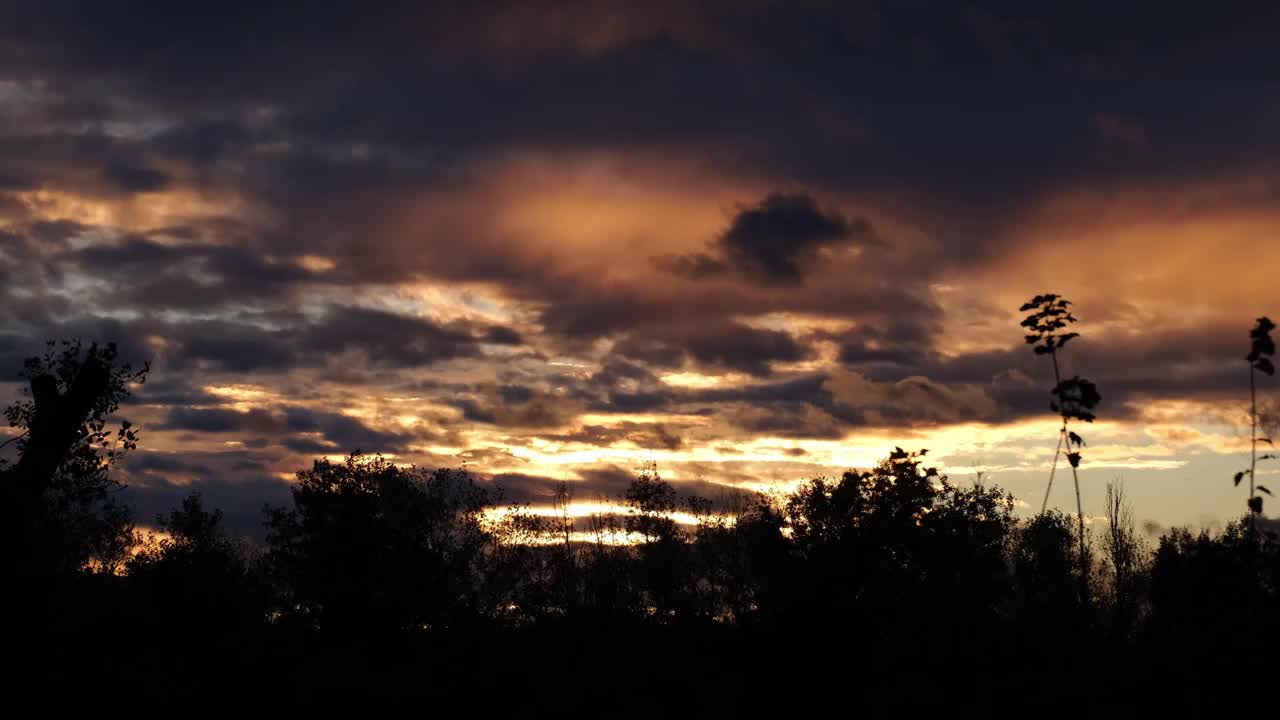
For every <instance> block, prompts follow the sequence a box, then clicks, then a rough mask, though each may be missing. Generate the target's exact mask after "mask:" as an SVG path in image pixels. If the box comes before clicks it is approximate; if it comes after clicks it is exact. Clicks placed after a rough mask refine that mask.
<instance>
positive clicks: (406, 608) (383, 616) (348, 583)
mask: <svg viewBox="0 0 1280 720" xmlns="http://www.w3.org/2000/svg"><path fill="white" fill-rule="evenodd" d="M293 503H294V507H293V508H292V509H284V508H268V510H267V526H268V528H269V531H270V532H269V534H268V537H267V543H268V547H269V556H268V558H269V562H270V564H271V567H272V570H273V572H274V575H275V578H276V580H277V582H278V583H280V588H281V591H282V593H283V598H284V601H283V605H282V611H283V612H285V613H288V614H290V615H291V616H293V619H294V620H295V621H300V622H303V623H305V624H306V625H307V626H309V627H315V628H318V629H321V630H324V631H328V632H333V633H336V634H339V635H345V636H355V635H358V634H360V633H364V632H369V633H386V632H396V631H409V632H414V631H420V630H423V629H426V628H429V627H439V626H447V625H449V624H451V623H457V622H465V621H466V620H467V619H468V618H467V615H468V613H469V612H470V610H471V609H472V608H474V603H475V601H476V599H477V597H478V591H479V586H478V584H477V583H476V578H475V573H474V571H475V566H476V563H477V562H478V560H479V558H480V554H481V552H482V550H483V549H484V546H485V545H486V543H487V542H488V537H487V535H486V533H485V532H484V530H483V527H482V523H481V517H480V513H481V511H482V510H483V509H484V507H485V506H486V505H487V504H488V494H487V493H486V492H485V491H484V490H483V489H482V488H479V487H477V486H476V485H474V483H472V481H471V480H470V478H469V477H467V476H466V475H465V473H462V472H461V471H454V470H436V471H431V472H427V471H422V470H418V469H415V468H407V469H406V468H400V467H397V466H395V465H393V464H392V463H390V462H388V461H387V460H386V459H384V458H382V457H381V456H372V457H369V456H365V455H362V454H360V453H353V454H352V455H350V456H348V457H347V458H346V460H345V461H344V462H341V463H333V462H330V461H328V460H317V461H315V464H314V465H313V466H312V468H311V469H310V470H305V471H302V472H299V473H298V484H297V486H296V487H295V488H294V489H293Z"/></svg>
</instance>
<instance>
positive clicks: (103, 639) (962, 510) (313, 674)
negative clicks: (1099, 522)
mask: <svg viewBox="0 0 1280 720" xmlns="http://www.w3.org/2000/svg"><path fill="white" fill-rule="evenodd" d="M62 352H64V353H65V354H64V355H62V356H57V355H49V356H47V357H46V359H45V360H43V361H40V362H35V363H33V364H31V365H29V367H28V370H29V371H30V372H31V373H32V374H33V376H34V377H39V378H46V377H52V378H53V385H52V386H51V387H46V388H44V389H42V390H40V391H38V392H36V393H33V396H32V398H31V399H30V401H29V402H28V404H26V405H22V404H19V406H16V407H18V409H17V410H12V411H11V414H10V417H11V418H12V419H14V420H15V424H16V425H17V426H18V427H19V428H20V429H21V430H22V432H23V433H25V434H23V435H19V438H20V439H21V440H20V442H18V443H17V445H18V447H19V450H20V453H19V459H18V460H17V462H16V463H13V464H11V465H10V466H8V467H7V468H6V469H5V470H4V471H3V474H2V475H0V480H2V481H3V491H4V501H5V504H4V512H5V523H4V525H3V527H4V532H5V535H6V537H5V547H6V549H7V550H8V551H9V557H10V561H9V562H8V563H7V565H8V568H9V569H8V570H7V571H6V575H7V576H8V578H9V579H10V581H11V582H10V583H9V589H8V590H7V591H6V592H5V593H4V603H5V607H4V609H3V612H4V617H5V619H6V624H7V625H8V626H9V628H10V634H9V637H10V638H22V639H23V642H25V643H27V644H25V645H24V644H22V643H19V642H17V641H15V642H14V643H12V644H11V647H13V648H18V647H21V648H25V649H24V650H23V652H22V656H23V657H27V658H33V659H32V660H31V662H32V665H31V666H30V668H54V669H57V672H71V671H74V672H76V673H77V674H84V675H87V676H88V677H90V678H97V679H99V680H102V679H104V678H110V679H111V682H113V683H114V682H120V681H121V680H122V678H127V677H132V676H133V674H134V673H136V672H142V671H144V670H145V673H146V674H148V675H150V676H152V677H164V678H166V683H167V684H166V685H165V686H164V687H159V688H153V690H155V691H158V692H159V691H163V690H165V689H166V688H167V689H174V688H179V687H183V688H185V687H188V685H187V683H189V682H197V681H200V680H201V679H204V680H207V679H208V678H209V677H211V676H210V675H209V674H208V673H209V672H217V673H222V674H225V675H226V676H228V677H238V680H237V681H236V683H237V687H239V686H244V687H253V688H255V689H259V690H267V689H271V690H274V691H277V692H278V691H282V689H283V691H286V692H288V691H291V690H292V691H297V692H302V688H306V689H307V691H308V692H310V691H312V690H315V689H317V688H323V687H326V686H327V685H328V684H329V683H335V682H336V683H338V684H339V686H340V687H346V686H348V685H350V686H352V687H354V686H363V687H366V688H368V687H377V688H383V689H387V688H391V687H396V688H399V689H400V690H409V691H412V692H426V691H427V690H428V689H435V690H434V691H438V690H440V689H441V688H447V687H450V686H454V685H457V686H461V685H460V684H462V683H468V684H469V685H468V686H471V685H478V684H483V683H484V682H487V681H486V680H485V678H489V679H490V680H494V681H495V682H496V681H497V680H496V679H495V678H500V679H501V683H502V685H503V687H506V688H508V689H511V688H517V689H521V690H522V691H530V692H534V691H540V690H539V689H545V688H546V687H547V686H548V684H551V685H553V686H554V685H555V684H556V683H570V684H573V685H578V684H585V685H587V686H589V687H594V688H596V689H597V690H600V691H601V692H603V690H602V688H606V687H610V685H609V683H610V682H621V679H622V678H626V677H630V675H629V673H634V672H635V668H637V667H639V668H650V669H651V670H653V671H654V672H657V671H659V670H660V671H661V673H662V676H663V677H664V678H667V679H666V680H664V683H663V684H661V685H660V686H659V687H657V688H656V689H655V690H654V692H658V693H663V692H668V693H670V692H676V691H677V690H678V691H679V692H680V693H681V694H688V693H691V692H697V691H698V688H700V687H702V686H703V685H702V683H706V682H710V680H709V678H712V677H720V678H721V680H722V681H729V680H727V679H729V678H737V679H738V681H739V682H740V681H741V678H742V677H744V676H747V675H750V674H751V673H757V674H758V673H763V674H765V675H768V676H770V677H774V678H782V677H786V678H789V679H790V680H792V681H796V682H799V681H802V680H803V677H800V676H801V675H805V674H809V673H812V672H817V671H818V670H819V669H822V668H826V669H828V670H829V669H831V667H833V666H831V665H830V663H831V662H835V663H836V666H837V667H838V666H840V664H841V663H844V664H846V665H847V664H849V663H865V662H870V661H874V664H875V666H876V668H878V672H880V673H887V674H889V675H890V676H892V678H894V679H895V680H896V681H898V682H908V681H910V682H915V680H911V679H912V678H917V677H923V675H921V673H925V674H927V673H929V672H941V673H951V674H952V675H954V673H955V672H957V670H959V669H961V668H965V667H969V666H973V664H974V663H977V664H978V665H983V666H985V667H997V666H998V667H1001V668H1005V669H1006V670H1009V671H1011V672H1024V673H1028V674H1030V675H1033V676H1038V675H1039V674H1040V673H1041V670H1042V669H1044V668H1049V667H1060V666H1061V665H1062V664H1063V663H1064V662H1065V659H1066V658H1072V659H1079V658H1092V659H1093V661H1094V666H1095V667H1097V666H1098V664H1108V663H1116V662H1119V660H1118V659H1119V658H1142V662H1144V663H1155V664H1161V663H1169V662H1172V660H1171V659H1172V658H1187V657H1200V656H1202V654H1203V653H1213V654H1215V655H1221V656H1222V657H1243V653H1247V652H1250V651H1252V650H1256V649H1258V648H1266V647H1268V646H1271V645H1272V644H1273V643H1274V642H1275V640H1276V639H1278V638H1280V543H1277V541H1276V538H1275V536H1274V534H1273V533H1271V532H1269V531H1266V530H1265V529H1264V530H1263V531H1261V532H1255V531H1252V530H1251V529H1250V527H1249V525H1248V524H1247V523H1246V522H1245V521H1240V522H1235V523H1232V524H1230V525H1229V526H1228V527H1227V528H1226V529H1225V530H1223V531H1221V532H1218V533H1210V532H1207V531H1203V532H1199V533H1191V532H1188V531H1184V530H1173V531H1171V532H1169V533H1168V534H1166V535H1165V536H1164V537H1162V538H1160V539H1159V541H1158V543H1155V544H1154V545H1152V544H1149V543H1148V542H1147V541H1146V540H1145V539H1144V538H1143V537H1142V536H1141V535H1140V534H1139V533H1138V532H1137V531H1136V530H1135V528H1134V527H1133V521H1132V514H1131V512H1130V511H1129V509H1128V507H1127V504H1126V502H1125V500H1124V498H1123V496H1122V492H1121V491H1120V489H1119V488H1112V491H1111V492H1110V493H1109V497H1108V509H1109V516H1110V517H1109V523H1108V524H1106V525H1105V526H1102V529H1101V530H1100V531H1098V532H1096V533H1093V532H1090V531H1089V529H1088V528H1085V527H1084V526H1082V525H1080V524H1079V523H1078V522H1077V519H1076V518H1072V517H1069V516H1065V515H1063V514H1061V513H1060V512H1057V511H1048V512H1043V513H1041V514H1039V515H1036V516H1034V517H1031V518H1029V519H1022V518H1019V517H1018V516H1017V515H1016V514H1015V513H1014V504H1013V499H1012V497H1011V496H1010V495H1008V494H1007V493H1005V492H1003V491H1001V490H1000V489H998V488H996V487H985V486H982V485H980V484H973V485H966V486H961V485H958V484H955V483H952V482H951V481H950V480H948V478H946V477H945V476H943V475H940V474H939V473H937V472H936V471H935V470H934V469H932V468H930V467H928V465H927V462H926V458H925V453H924V451H920V452H919V453H912V452H907V451H904V450H900V449H899V450H895V451H894V452H893V453H892V454H890V455H889V456H888V457H887V458H886V459H884V460H883V461H882V462H880V463H879V464H878V465H877V466H876V467H875V468H873V469H871V470H868V471H860V472H853V471H851V472H846V473H844V474H843V475H841V476H840V477H838V478H818V479H813V480H810V481H808V482H805V483H803V484H802V485H801V486H800V487H799V488H798V489H797V490H795V491H794V492H793V493H791V494H789V495H785V496H756V497H755V498H753V499H750V500H741V501H739V502H737V503H736V504H728V505H732V506H731V507H730V506H728V505H727V504H726V503H725V502H724V501H718V502H717V501H713V500H711V499H705V498H699V497H693V496H680V495H679V493H678V492H677V489H676V487H674V486H673V485H672V484H670V483H668V482H666V481H664V480H663V479H662V478H661V477H660V476H659V474H658V473H657V472H656V470H655V469H653V468H649V469H646V470H643V471H640V472H639V473H637V475H636V477H635V478H634V480H633V481H632V483H631V484H630V486H629V488H628V489H627V491H626V492H625V495H624V496H623V497H621V498H618V499H617V500H618V502H619V504H620V506H621V508H622V511H621V512H618V513H613V514H603V515H600V516H596V517H593V518H587V519H583V518H573V517H572V516H571V514H570V513H569V512H568V510H569V508H570V507H571V503H570V500H571V498H570V494H569V491H568V486H567V485H566V486H564V488H562V490H561V492H560V493H559V494H558V495H557V497H556V498H554V502H555V507H557V508H558V509H559V511H558V512H555V513H552V514H533V513H531V512H529V511H528V510H527V509H524V510H521V509H519V508H516V509H513V510H511V511H508V512H494V509H495V508H497V507H499V505H498V503H499V502H500V498H498V497H496V496H495V495H494V494H493V493H492V491H491V490H490V489H488V488H487V487H486V486H484V485H483V484H480V483H477V482H475V481H473V479H472V478H471V477H469V476H468V475H467V474H466V473H465V472H462V471H459V470H447V469H446V470H424V469H416V468H403V467H398V466H396V465H394V464H392V463H390V462H388V461H386V460H384V459H382V458H380V457H377V456H372V457H370V456H362V455H359V454H353V455H351V456H349V457H347V458H346V460H345V461H344V462H330V461H327V460H318V461H316V462H315V463H314V465H313V466H312V467H311V468H310V469H308V470H305V471H303V472H300V473H299V474H298V482H297V483H296V485H295V486H294V488H293V491H292V506H291V507H274V508H271V507H269V508H266V509H265V510H264V523H265V527H266V530H267V534H266V540H265V543H262V544H250V543H247V542H245V541H243V540H240V539H237V538H234V537H232V536H231V535H229V534H228V532H227V531H226V529H225V528H224V527H223V525H222V516H221V514H220V513H219V512H218V510H216V509H213V508H208V507H205V505H204V503H203V501H202V499H201V497H200V496H199V495H198V494H197V495H192V496H190V497H188V498H187V499H186V500H185V501H184V502H183V503H182V506H181V507H179V508H175V509H174V510H173V511H172V512H170V513H168V514H167V515H164V516H163V517H160V518H158V519H157V523H156V526H157V529H158V530H159V532H158V533H155V534H152V535H150V536H148V535H145V534H141V533H139V532H137V531H136V530H135V529H134V527H133V526H132V524H131V522H130V520H129V517H128V513H127V511H126V509H125V508H122V507H120V506H119V505H118V504H117V503H116V502H115V501H114V494H113V492H112V487H113V485H112V483H113V481H112V480H111V477H112V476H111V469H112V467H113V465H114V464H115V462H116V461H117V460H118V458H119V457H120V453H122V452H125V451H127V450H128V449H131V448H132V445H133V444H134V443H136V442H137V435H136V430H134V429H133V428H132V427H129V426H123V427H120V428H119V429H114V428H108V427H107V423H106V421H105V418H106V416H107V414H109V413H110V412H112V411H114V410H115V408H116V406H117V405H118V403H119V401H120V400H121V399H122V398H123V396H124V395H125V394H127V383H122V382H113V381H111V378H115V379H117V380H123V379H126V378H132V379H134V380H136V379H138V378H139V377H140V376H139V375H138V374H137V373H133V374H130V373H129V371H128V370H126V369H123V368H120V367H118V366H116V365H115V356H114V352H113V351H111V350H110V349H109V348H108V349H98V348H96V347H94V348H88V349H84V348H80V347H79V346H74V347H69V348H67V349H65V350H64V351H62ZM95 363H96V364H98V365H99V366H100V367H99V368H97V369H92V366H93V364H95ZM63 371H65V372H63ZM44 373H51V374H44ZM86 373H90V374H91V376H92V377H93V378H97V380H95V381H94V382H95V385H94V387H95V388H97V392H98V395H97V396H96V399H94V400H92V401H91V402H88V403H87V405H86V404H85V402H84V400H83V398H80V399H79V400H77V399H76V398H77V397H78V395H77V394H76V393H82V392H84V388H83V386H82V385H80V384H79V383H80V382H81V381H82V379H83V378H85V377H90V375H86ZM102 378H107V380H105V381H103V380H102ZM41 383H43V381H39V382H34V383H33V387H34V386H37V385H39V384H41ZM77 388H79V389H77ZM76 402H78V403H80V404H79V405H74V404H73V403H76ZM85 407H87V408H88V409H87V410H85V409H84V408H85ZM50 408H52V410H51V409H50ZM81 411H83V412H84V414H83V415H82V416H81V420H80V422H79V423H71V424H67V423H66V422H65V417H63V416H61V415H56V414H55V412H57V413H76V412H81ZM95 413H96V415H95ZM57 417H63V420H64V422H63V424H62V425H59V424H57V423H56V422H54V419H55V418H57ZM86 418H87V419H86ZM95 418H96V419H95ZM68 428H70V429H68ZM58 432H64V433H69V435H68V436H67V437H64V438H60V437H58V436H57V433H58ZM40 453H61V455H60V456H59V457H58V458H55V459H54V460H56V461H54V460H51V459H50V458H49V457H37V455H38V454H40ZM50 467H52V468H54V469H53V470H52V471H50V472H48V473H47V474H44V475H41V474H40V473H41V472H43V471H42V470H41V468H46V469H47V468H50ZM676 517H681V518H685V517H692V518H696V519H697V522H695V523H679V522H676V519H675V518H676ZM584 523H585V524H584ZM1082 529H1083V530H1084V531H1085V532H1086V533H1089V534H1088V535H1087V536H1085V537H1082V536H1081V534H1080V533H1081V531H1082ZM619 538H625V539H626V540H627V541H626V542H618V539H619ZM1081 547H1084V548H1086V552H1085V553H1084V555H1083V561H1082V555H1081V553H1080V551H1079V548H1081ZM34 658H40V659H39V660H35V659H34ZM69 658H73V659H74V661H73V662H72V661H69V660H68V659H69ZM832 658H834V660H833V659H832ZM210 666H212V667H215V668H217V670H216V671H210V670H208V669H207V668H208V667H210ZM196 667H200V668H206V669H203V670H201V671H200V672H199V673H196V672H195V671H194V670H193V668H196ZM800 668H804V669H805V670H804V673H801V671H800ZM338 669H340V672H339V671H338ZM330 673H336V675H333V674H330ZM221 676H222V675H219V677H221ZM860 677H862V678H863V679H866V678H867V677H870V676H869V675H862V676H860ZM391 678H396V680H395V681H394V682H393V681H392V680H391ZM602 678H609V679H610V680H607V681H606V680H602ZM810 679H812V677H811V676H810ZM922 681H923V680H922ZM223 682H230V681H223ZM672 683H675V685H673V684H672ZM329 689H330V690H334V688H333V687H329Z"/></svg>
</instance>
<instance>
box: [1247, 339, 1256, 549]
mask: <svg viewBox="0 0 1280 720" xmlns="http://www.w3.org/2000/svg"><path fill="white" fill-rule="evenodd" d="M1254 375H1255V371H1254V368H1253V365H1252V364H1250V365H1249V502H1250V503H1252V502H1253V494H1254V488H1253V485H1254V477H1253V475H1254V471H1255V470H1256V469H1257V467H1258V387H1257V382H1256V381H1255V380H1254ZM1255 514H1256V513H1254V512H1253V506H1252V505H1250V506H1249V539H1250V540H1252V539H1253V532H1254V531H1253V525H1254V523H1253V516H1254V515H1255Z"/></svg>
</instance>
